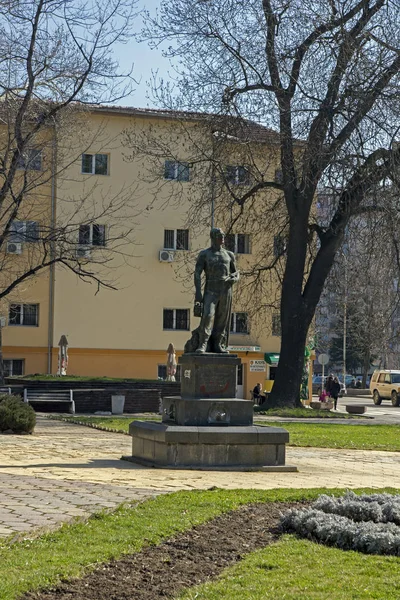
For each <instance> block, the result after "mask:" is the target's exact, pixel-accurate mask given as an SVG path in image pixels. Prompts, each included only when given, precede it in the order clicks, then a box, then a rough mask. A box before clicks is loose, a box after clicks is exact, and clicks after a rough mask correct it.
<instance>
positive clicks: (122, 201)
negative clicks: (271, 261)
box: [2, 107, 280, 397]
mask: <svg viewBox="0 0 400 600" xmlns="http://www.w3.org/2000/svg"><path fill="white" fill-rule="evenodd" d="M73 118H74V117H71V119H73ZM245 137H246V138H247V140H246V143H244V139H245ZM249 140H250V144H251V146H249V143H247V142H248V141H249ZM56 144H57V169H54V176H53V178H52V179H51V181H48V182H47V183H46V184H45V187H44V188H43V191H42V192H41V196H42V202H44V204H45V205H46V206H47V207H48V210H46V211H43V213H42V214H41V215H40V216H39V217H38V218H37V221H38V222H39V227H40V226H42V225H43V221H46V220H47V221H48V220H49V219H50V218H52V219H57V221H58V223H63V224H65V230H66V232H67V233H66V234H65V235H66V238H65V239H67V238H68V235H69V236H70V241H71V244H72V247H73V251H74V252H76V253H77V254H76V255H77V256H78V257H79V259H80V260H81V261H82V262H83V263H84V264H87V265H88V268H90V269H92V270H93V273H94V274H95V275H96V276H98V277H99V278H100V279H102V280H103V279H105V280H106V281H107V282H108V284H109V285H110V286H111V287H114V288H117V290H115V289H101V291H100V292H99V293H96V292H97V291H98V289H97V285H96V282H92V283H91V284H90V283H88V282H83V281H81V280H80V279H79V277H77V275H76V274H75V273H74V272H73V271H72V270H71V269H70V268H68V266H66V265H65V264H57V265H55V267H54V268H53V269H48V270H47V271H46V272H44V273H42V274H41V275H40V276H36V277H34V278H33V279H31V280H30V281H29V282H26V284H24V285H23V286H19V287H18V288H17V289H16V290H15V291H13V293H12V294H10V296H9V297H7V303H6V304H4V303H3V308H2V312H3V314H4V315H5V316H6V320H5V327H4V328H3V353H4V358H5V367H6V369H7V370H8V372H9V373H10V374H13V375H18V374H22V373H24V374H28V373H53V374H54V373H56V372H57V366H58V365H57V357H58V341H59V339H60V337H61V335H66V336H67V339H68V342H69V365H68V374H74V375H92V376H110V377H130V378H132V377H133V378H144V379H157V378H158V377H164V376H165V364H166V356H167V355H166V350H167V347H168V345H169V344H170V343H171V342H172V343H173V344H174V346H175V348H176V351H177V356H179V354H180V353H182V351H183V347H184V344H185V342H186V341H187V339H188V338H189V337H190V331H191V330H193V329H194V328H195V327H197V325H198V323H199V321H198V319H197V318H195V317H194V316H193V299H194V287H193V276H192V273H193V269H194V264H195V259H196V255H197V253H198V251H199V250H200V249H202V248H204V247H207V246H208V245H209V237H208V236H209V229H210V226H211V223H212V220H213V219H214V222H215V225H216V226H222V227H225V226H226V225H227V224H229V222H230V220H231V219H232V214H227V211H226V204H225V203H224V200H223V194H222V192H221V190H220V189H218V184H216V182H218V181H219V179H218V177H219V175H220V173H218V170H221V169H222V170H224V172H223V173H222V177H223V179H224V183H225V184H226V183H227V184H228V185H229V187H231V188H232V189H235V186H237V189H239V187H241V189H243V186H246V185H249V181H248V172H249V169H248V168H247V166H246V165H249V163H250V162H251V161H254V163H257V160H258V159H259V157H261V156H262V157H263V160H264V161H265V155H266V152H265V148H266V146H267V147H268V148H270V161H269V164H268V165H267V167H265V168H266V169H267V170H268V169H269V170H271V172H272V173H273V172H274V171H273V169H274V162H275V163H276V158H277V152H278V150H279V148H278V145H277V138H276V136H275V135H274V134H273V133H272V132H271V131H270V130H267V129H265V128H262V127H259V126H256V125H255V124H249V123H247V125H246V131H244V132H243V131H242V132H236V133H235V135H227V134H226V132H225V133H224V130H223V126H222V125H221V127H220V128H219V129H218V130H216V129H215V127H214V129H213V130H212V131H211V130H210V127H209V124H208V123H207V122H206V121H205V118H204V116H203V117H200V116H199V115H194V114H185V113H175V112H168V111H157V110H150V109H148V110H139V109H132V108H122V107H98V108H95V109H91V110H90V111H89V112H86V113H84V114H79V116H77V117H76V121H75V123H71V124H70V126H69V128H68V131H66V130H65V125H64V129H62V128H61V129H60V130H59V131H58V132H57V137H56ZM249 147H251V149H252V152H251V158H250V157H249ZM217 154H218V161H217V160H211V159H214V158H215V157H216V156H217ZM199 157H200V158H199ZM50 158H51V157H50V153H48V155H47V159H48V161H50ZM44 161H46V157H44ZM223 164H225V166H224V167H221V166H220V165H223ZM210 165H211V168H210ZM216 165H217V168H216ZM264 166H265V165H264ZM216 170H217V172H216ZM260 193H261V194H263V196H262V199H263V202H265V201H266V200H265V198H266V197H267V201H269V200H268V198H269V196H268V194H270V195H271V192H270V191H269V190H262V191H261V192H260ZM266 194H267V196H266ZM272 194H273V192H272ZM271 198H273V196H272V195H271ZM83 199H84V200H85V201H83ZM50 209H52V210H50ZM196 213H197V214H196ZM50 214H51V215H52V216H51V217H50V216H49V215H50ZM233 216H234V215H233ZM24 218H25V217H24ZM35 218H36V217H35V216H34V215H33V216H32V214H31V215H28V217H27V218H26V221H21V223H22V224H20V225H19V226H20V227H22V228H25V229H27V228H29V227H30V228H33V229H34V228H35V223H36V221H35ZM264 227H265V224H263V223H259V228H258V229H259V230H258V231H255V229H254V228H253V227H251V226H250V225H249V224H248V223H246V222H245V221H243V220H241V219H240V218H239V217H238V218H237V219H236V221H235V225H234V226H233V227H232V230H231V233H230V234H229V236H228V237H227V242H226V243H227V245H228V247H229V248H230V249H232V250H233V251H235V253H236V255H237V262H238V266H239V269H244V270H246V268H247V267H248V266H249V265H251V264H252V263H254V261H255V260H257V254H258V252H259V250H260V248H261V245H260V244H261V243H263V244H264V245H265V237H266V236H265V233H266V231H265V229H264ZM68 228H69V230H68ZM129 230H130V231H129ZM68 231H69V233H68ZM267 237H268V236H267ZM269 237H270V239H269V243H270V246H271V251H272V252H273V251H274V236H273V234H271V235H270V236H269ZM21 239H22V242H21ZM261 240H262V242H261ZM275 242H276V240H275ZM9 243H12V244H14V246H15V248H14V247H13V246H10V247H9V252H7V254H8V260H14V261H18V260H22V258H21V256H22V257H23V256H24V254H25V255H27V253H28V252H32V251H33V250H32V249H33V248H34V244H33V243H32V240H30V243H24V239H23V238H21V237H18V236H16V237H14V238H10V242H9ZM111 247H112V252H111ZM14 250H15V252H14ZM99 257H100V259H99ZM92 260H94V265H93V266H92V263H91V262H90V261H92ZM276 290H277V286H276V285H275V284H273V283H271V289H269V290H267V293H268V294H270V295H271V296H273V295H276V296H277V291H276ZM262 293H264V290H263V291H262ZM256 300H257V299H256ZM261 300H262V297H261V296H260V301H261ZM235 302H236V303H235ZM235 302H234V306H233V315H232V321H231V334H230V341H229V344H230V349H231V351H234V352H236V353H237V354H238V355H239V356H240V357H241V359H242V364H243V366H242V371H241V372H240V373H239V374H238V395H239V396H245V397H249V393H250V389H252V388H253V387H254V386H255V384H256V383H257V382H258V381H260V382H262V384H263V385H264V389H265V387H267V388H268V387H270V385H271V384H270V383H268V382H265V380H270V379H273V373H274V369H275V368H276V364H277V361H278V359H279V347H280V337H279V334H280V331H279V329H280V323H279V313H278V311H275V312H274V311H272V312H271V315H270V322H268V323H260V322H257V310H253V311H252V312H251V311H249V310H248V300H247V299H246V298H245V296H240V294H239V292H238V293H237V294H236V301H235ZM250 312H251V315H250ZM264 314H265V313H263V315H264ZM264 319H265V316H263V317H262V320H264ZM259 320H260V319H259ZM264 361H266V363H264Z"/></svg>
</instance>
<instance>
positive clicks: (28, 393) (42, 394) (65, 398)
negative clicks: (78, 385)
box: [24, 388, 75, 415]
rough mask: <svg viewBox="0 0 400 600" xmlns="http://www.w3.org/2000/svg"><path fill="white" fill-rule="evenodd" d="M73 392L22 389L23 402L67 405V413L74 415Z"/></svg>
mask: <svg viewBox="0 0 400 600" xmlns="http://www.w3.org/2000/svg"><path fill="white" fill-rule="evenodd" d="M73 394H74V393H73V390H37V389H35V388H31V389H29V388H24V402H26V403H29V404H31V403H33V404H36V403H40V402H42V403H47V404H53V403H57V404H61V403H63V404H68V405H69V412H70V413H71V414H73V415H74V414H75V402H74V395H73Z"/></svg>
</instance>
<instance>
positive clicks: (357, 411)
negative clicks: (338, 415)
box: [346, 404, 367, 415]
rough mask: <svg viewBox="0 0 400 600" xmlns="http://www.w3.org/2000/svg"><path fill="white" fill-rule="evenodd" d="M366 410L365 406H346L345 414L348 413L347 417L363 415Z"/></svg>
mask: <svg viewBox="0 0 400 600" xmlns="http://www.w3.org/2000/svg"><path fill="white" fill-rule="evenodd" d="M366 410H367V409H366V407H365V406H356V405H352V404H346V412H348V413H349V415H363V414H364V413H365V411H366Z"/></svg>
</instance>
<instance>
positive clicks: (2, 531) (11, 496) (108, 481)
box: [0, 415, 400, 537]
mask: <svg viewBox="0 0 400 600" xmlns="http://www.w3.org/2000/svg"><path fill="white" fill-rule="evenodd" d="M130 449H131V438H130V437H128V436H124V435H121V434H115V433H109V432H103V431H98V430H96V429H91V428H84V427H81V426H79V425H73V424H70V423H63V422H60V421H51V420H48V419H46V418H45V417H43V416H40V415H39V416H38V424H37V427H36V429H35V432H34V434H33V435H29V436H8V435H2V436H0V489H1V493H0V537H1V536H3V537H5V536H8V535H10V534H20V533H22V532H23V533H25V532H26V533H28V534H29V532H32V531H33V530H36V529H38V528H39V529H41V528H49V527H50V528H53V527H56V526H57V525H59V524H60V523H62V522H64V521H69V520H71V519H73V518H75V517H87V516H88V515H90V514H91V513H93V512H95V511H97V510H100V509H103V508H110V509H112V508H115V507H116V506H118V505H119V504H121V503H122V502H135V501H141V500H143V499H145V498H149V497H151V496H154V495H157V494H161V493H167V492H171V491H176V490H182V489H186V490H192V489H207V488H209V487H212V486H218V487H221V488H226V489H235V488H242V489H245V488H256V489H272V488H292V487H293V488H315V487H327V488H333V487H339V488H358V487H374V488H379V487H385V486H391V487H395V488H400V453H397V452H373V451H362V450H357V451H351V450H333V449H328V448H318V449H317V448H287V460H286V462H287V464H293V465H296V466H297V467H298V469H299V471H298V473H260V472H223V471H194V470H193V471H190V470H189V471H186V470H169V469H149V468H147V467H142V466H139V465H135V464H132V463H129V462H125V461H121V460H120V457H121V456H122V455H129V454H130Z"/></svg>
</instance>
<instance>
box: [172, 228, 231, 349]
mask: <svg viewBox="0 0 400 600" xmlns="http://www.w3.org/2000/svg"><path fill="white" fill-rule="evenodd" d="M210 237H211V247H210V248H207V249H206V250H202V251H201V252H200V254H199V256H198V257H197V262H196V268H195V273H194V285H195V288H196V296H195V306H194V314H195V316H201V321H200V325H199V327H198V328H197V329H195V330H194V331H193V332H192V338H191V339H190V340H188V342H186V344H185V350H184V351H185V352H197V353H199V354H203V353H205V352H217V353H228V350H227V346H228V339H229V329H230V320H231V309H232V286H233V284H234V283H236V282H237V281H239V271H238V270H237V269H236V262H235V255H234V253H233V252H230V251H229V250H225V248H223V244H224V237H225V234H224V232H223V231H222V229H219V228H213V229H211V232H210ZM203 271H204V272H205V275H206V282H205V286H204V294H202V291H201V275H202V273H203Z"/></svg>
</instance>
